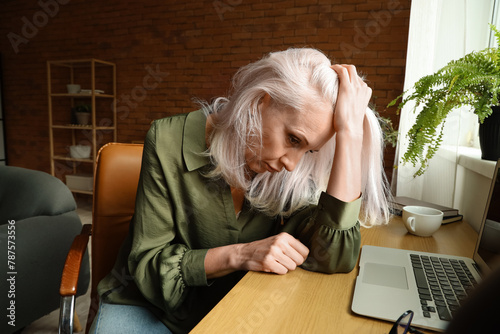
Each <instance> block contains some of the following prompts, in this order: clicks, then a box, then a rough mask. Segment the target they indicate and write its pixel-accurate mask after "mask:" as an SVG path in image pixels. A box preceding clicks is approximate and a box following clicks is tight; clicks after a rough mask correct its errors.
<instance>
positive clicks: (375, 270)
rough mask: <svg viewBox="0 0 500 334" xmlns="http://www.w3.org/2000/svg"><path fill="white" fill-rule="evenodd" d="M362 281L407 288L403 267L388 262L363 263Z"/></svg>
mask: <svg viewBox="0 0 500 334" xmlns="http://www.w3.org/2000/svg"><path fill="white" fill-rule="evenodd" d="M363 283H368V284H374V285H382V286H388V287H391V288H398V289H405V290H408V282H407V279H406V270H405V268H404V267H400V266H391V265H388V264H381V263H371V262H367V263H365V273H364V275H363Z"/></svg>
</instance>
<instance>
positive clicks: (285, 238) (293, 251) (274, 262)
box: [244, 233, 309, 274]
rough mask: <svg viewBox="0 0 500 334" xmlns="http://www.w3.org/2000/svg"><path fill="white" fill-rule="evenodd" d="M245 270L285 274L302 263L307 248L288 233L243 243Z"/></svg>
mask: <svg viewBox="0 0 500 334" xmlns="http://www.w3.org/2000/svg"><path fill="white" fill-rule="evenodd" d="M244 248H245V251H244V253H245V257H246V260H245V261H246V265H245V266H244V267H245V268H246V269H247V270H254V271H265V272H273V273H276V274H286V273H287V272H288V271H290V270H295V268H297V266H299V265H301V264H302V263H304V261H305V260H306V258H307V255H308V254H309V249H308V248H307V247H306V246H305V245H304V244H302V243H301V242H300V241H299V240H297V239H295V238H294V237H293V236H291V235H290V234H288V233H280V234H278V235H275V236H272V237H269V238H266V239H263V240H258V241H254V242H251V243H248V244H245V247H244Z"/></svg>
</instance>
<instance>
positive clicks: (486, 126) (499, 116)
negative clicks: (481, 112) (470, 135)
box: [479, 106, 500, 161]
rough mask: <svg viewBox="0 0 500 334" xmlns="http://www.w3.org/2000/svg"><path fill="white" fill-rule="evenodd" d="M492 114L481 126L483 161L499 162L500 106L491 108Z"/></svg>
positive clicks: (480, 137)
mask: <svg viewBox="0 0 500 334" xmlns="http://www.w3.org/2000/svg"><path fill="white" fill-rule="evenodd" d="M491 109H492V110H493V112H492V114H491V115H490V116H489V117H487V118H485V119H484V122H483V124H479V145H480V146H481V159H483V160H492V161H497V160H498V159H499V158H500V106H493V107H491Z"/></svg>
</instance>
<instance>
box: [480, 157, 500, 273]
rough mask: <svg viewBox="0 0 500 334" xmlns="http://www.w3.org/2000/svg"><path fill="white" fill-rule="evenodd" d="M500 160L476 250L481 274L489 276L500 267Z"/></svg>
mask: <svg viewBox="0 0 500 334" xmlns="http://www.w3.org/2000/svg"><path fill="white" fill-rule="evenodd" d="M499 169H500V159H499V160H498V161H497V164H496V166H495V171H494V173H493V177H492V182H491V187H490V193H489V195H488V200H487V201H486V207H485V210H484V214H483V220H482V221H481V225H480V226H481V229H480V231H479V237H478V239H477V243H476V249H475V250H474V261H475V262H476V264H477V266H478V267H479V268H478V269H479V271H480V272H481V274H482V275H483V276H484V275H487V274H488V273H489V272H491V271H492V270H493V269H494V268H496V267H497V266H499V265H500V173H499Z"/></svg>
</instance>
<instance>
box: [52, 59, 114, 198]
mask: <svg viewBox="0 0 500 334" xmlns="http://www.w3.org/2000/svg"><path fill="white" fill-rule="evenodd" d="M67 84H80V85H81V89H85V90H86V91H87V92H84V93H71V94H70V93H68V92H67V88H66V85H67ZM47 87H48V94H47V95H48V112H49V115H48V116H49V140H50V170H51V174H52V175H54V176H57V177H60V178H62V179H63V181H65V180H64V178H65V175H68V174H78V173H79V172H80V170H81V169H87V170H89V169H90V170H91V171H93V170H94V169H95V163H96V157H97V152H98V150H99V149H100V148H101V147H102V146H103V145H105V144H106V143H108V142H110V141H116V122H117V117H116V65H115V64H114V63H111V62H108V61H103V60H98V59H93V58H91V59H78V60H62V61H47ZM99 90H102V91H104V93H101V92H100V91H99ZM78 103H80V104H82V103H83V104H89V105H90V106H91V113H90V117H89V118H90V121H89V124H88V125H82V124H74V121H75V120H74V119H73V118H74V117H73V115H72V113H73V112H72V108H73V107H74V106H75V105H77V104H78ZM108 105H109V107H108ZM56 132H57V134H56ZM62 137H64V139H61V138H62ZM61 141H62V142H61ZM78 144H84V145H88V146H90V147H91V153H90V157H89V158H88V159H80V158H73V157H71V155H70V150H69V146H71V145H78ZM85 165H86V166H87V168H83V167H85ZM89 167H90V168H89ZM71 191H73V192H75V193H83V194H92V191H86V190H80V189H71Z"/></svg>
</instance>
